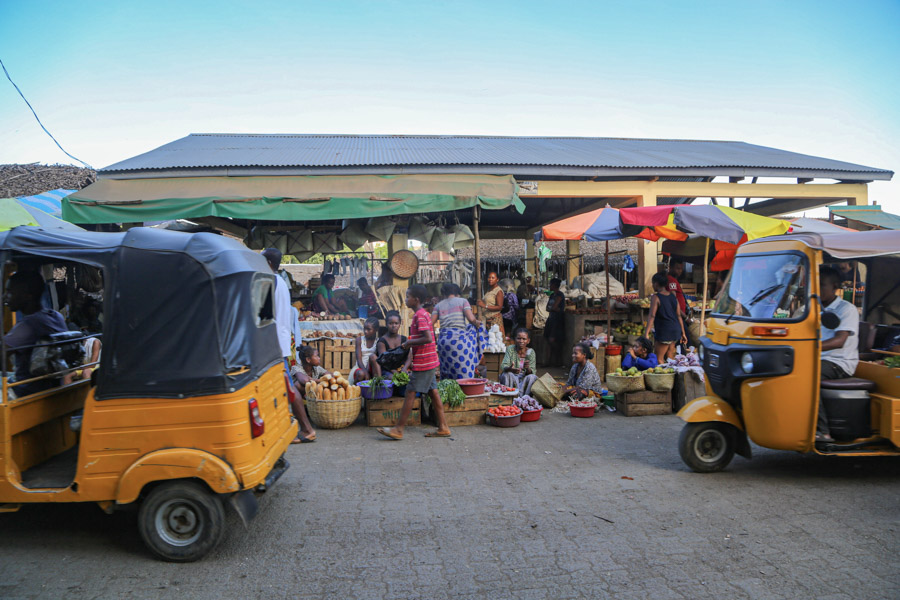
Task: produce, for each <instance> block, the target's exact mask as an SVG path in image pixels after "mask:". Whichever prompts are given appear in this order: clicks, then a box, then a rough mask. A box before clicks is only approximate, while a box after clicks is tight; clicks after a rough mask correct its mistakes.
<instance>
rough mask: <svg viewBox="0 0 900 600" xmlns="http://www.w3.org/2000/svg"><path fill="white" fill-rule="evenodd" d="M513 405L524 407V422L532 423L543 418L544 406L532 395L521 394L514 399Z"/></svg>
mask: <svg viewBox="0 0 900 600" xmlns="http://www.w3.org/2000/svg"><path fill="white" fill-rule="evenodd" d="M513 406H518V407H519V408H521V409H522V423H530V422H532V421H537V420H539V419H540V418H541V413H542V412H543V410H544V407H543V406H541V405H540V403H539V402H538V401H537V400H536V399H535V398H532V397H531V396H519V397H518V398H516V399H515V400H513Z"/></svg>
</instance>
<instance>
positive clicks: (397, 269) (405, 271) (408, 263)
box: [388, 250, 419, 279]
mask: <svg viewBox="0 0 900 600" xmlns="http://www.w3.org/2000/svg"><path fill="white" fill-rule="evenodd" d="M388 266H389V267H390V269H391V272H392V273H393V274H394V275H396V276H397V277H399V278H400V279H409V278H410V277H412V276H413V275H415V274H416V271H418V270H419V257H417V256H416V255H415V254H413V253H412V252H410V251H409V250H397V251H396V252H394V255H393V256H391V260H390V262H389V263H388Z"/></svg>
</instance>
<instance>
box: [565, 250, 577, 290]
mask: <svg viewBox="0 0 900 600" xmlns="http://www.w3.org/2000/svg"><path fill="white" fill-rule="evenodd" d="M573 254H581V240H566V255H567V256H571V255H573ZM580 267H581V259H580V258H569V259H568V260H566V285H572V280H574V279H575V278H576V277H578V276H579V275H581V268H580Z"/></svg>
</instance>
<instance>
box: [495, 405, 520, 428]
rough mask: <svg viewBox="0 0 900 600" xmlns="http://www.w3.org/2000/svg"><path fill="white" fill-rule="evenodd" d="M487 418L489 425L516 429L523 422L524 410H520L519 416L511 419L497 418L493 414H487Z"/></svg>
mask: <svg viewBox="0 0 900 600" xmlns="http://www.w3.org/2000/svg"><path fill="white" fill-rule="evenodd" d="M487 417H488V423H490V424H491V425H493V426H494V427H515V426H516V425H518V424H519V423H521V422H522V409H519V414H517V415H513V416H511V417H495V416H494V415H492V414H491V413H487Z"/></svg>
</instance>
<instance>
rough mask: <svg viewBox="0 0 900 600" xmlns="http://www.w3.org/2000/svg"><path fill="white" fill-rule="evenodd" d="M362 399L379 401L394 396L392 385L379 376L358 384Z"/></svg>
mask: <svg viewBox="0 0 900 600" xmlns="http://www.w3.org/2000/svg"><path fill="white" fill-rule="evenodd" d="M357 387H359V388H360V390H361V392H362V397H363V398H366V399H367V400H380V399H383V398H390V397H391V396H392V395H393V394H394V384H393V383H391V382H390V380H386V379H384V378H383V377H381V376H376V377H373V378H372V379H370V380H368V381H362V382H360V384H359V386H357Z"/></svg>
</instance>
